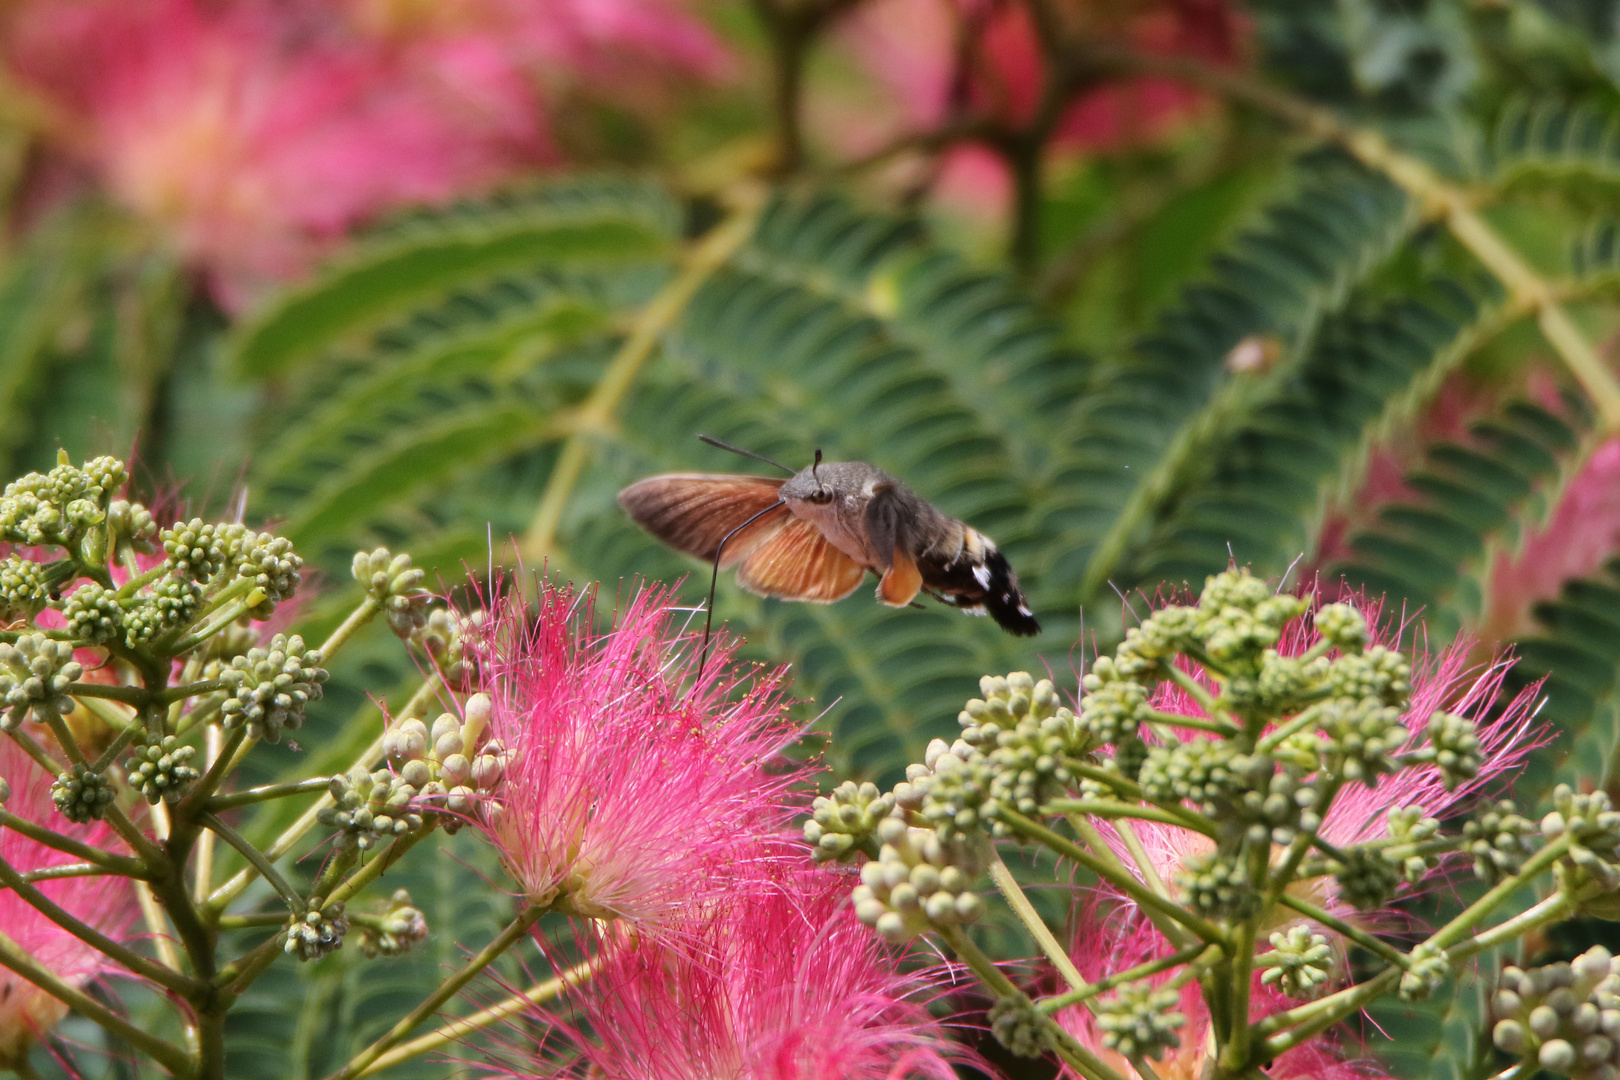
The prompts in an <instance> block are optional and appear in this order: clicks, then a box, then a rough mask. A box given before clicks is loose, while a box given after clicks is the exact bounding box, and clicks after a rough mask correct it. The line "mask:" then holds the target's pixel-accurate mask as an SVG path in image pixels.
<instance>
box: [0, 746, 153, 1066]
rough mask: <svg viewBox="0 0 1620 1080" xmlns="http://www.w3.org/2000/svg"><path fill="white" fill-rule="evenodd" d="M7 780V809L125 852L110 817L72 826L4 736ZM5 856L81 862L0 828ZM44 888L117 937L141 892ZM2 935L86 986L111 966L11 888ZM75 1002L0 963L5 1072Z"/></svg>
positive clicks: (1, 751) (17, 864)
mask: <svg viewBox="0 0 1620 1080" xmlns="http://www.w3.org/2000/svg"><path fill="white" fill-rule="evenodd" d="M0 777H3V778H4V779H5V780H6V781H7V782H8V783H9V784H10V786H11V797H10V799H8V800H7V801H6V804H5V809H6V810H7V811H8V812H10V813H12V814H15V815H16V816H18V817H20V818H23V819H25V820H28V821H31V822H35V823H37V824H40V825H44V826H46V827H48V828H51V829H54V830H56V831H57V832H61V833H64V834H65V835H67V836H70V837H72V838H73V839H75V840H79V841H81V842H83V843H86V844H91V845H93V846H95V847H98V848H102V849H103V850H109V851H120V852H121V851H124V850H125V849H124V847H123V844H122V843H121V842H120V841H119V840H118V839H117V838H116V837H115V835H114V833H113V831H112V828H111V827H110V826H108V825H106V824H105V823H103V822H90V823H88V824H85V825H75V824H72V823H70V822H69V821H68V820H67V819H66V818H65V817H63V816H62V815H61V814H59V813H57V811H56V806H55V805H54V804H53V803H52V802H51V794H50V788H51V780H52V777H50V776H49V775H48V774H46V772H45V770H43V769H41V768H40V767H39V766H38V765H37V764H36V763H35V762H34V760H33V758H31V757H29V756H28V755H27V753H25V752H24V751H23V749H22V748H21V747H20V746H18V745H17V743H16V742H15V741H13V740H12V739H0ZM0 857H3V858H4V859H5V860H6V862H7V863H9V864H10V865H11V866H12V867H13V868H14V869H16V870H18V871H19V872H21V873H28V872H29V871H32V870H42V869H45V868H46V867H51V866H61V865H65V864H67V863H76V862H79V861H81V860H79V859H77V858H75V857H74V856H72V855H66V854H63V853H62V852H60V851H56V850H54V849H52V848H48V847H46V846H45V845H44V844H41V843H39V842H38V841H35V840H31V839H29V838H28V837H26V836H24V835H22V834H21V833H19V832H16V831H14V830H11V829H0ZM37 887H38V888H39V890H40V891H41V892H43V893H44V894H45V895H46V896H48V897H50V899H51V900H52V901H53V902H54V903H56V904H58V905H60V906H61V907H62V908H64V909H65V910H66V911H67V912H68V913H69V914H70V915H73V916H75V917H76V918H78V919H80V920H82V921H83V922H86V923H88V924H90V925H91V926H93V927H95V928H96V929H97V930H100V931H101V932H102V933H104V934H107V935H109V936H112V937H119V936H121V935H123V934H124V933H126V932H127V931H128V930H129V928H130V923H131V921H132V919H133V917H134V913H135V894H134V892H133V890H132V888H131V885H130V882H129V880H128V879H126V878H120V877H111V876H99V877H70V878H60V879H57V880H55V881H42V882H40V883H39V884H38V886H37ZM0 934H4V935H5V936H6V937H7V938H9V939H10V940H11V942H12V943H13V944H15V945H16V946H17V947H18V948H19V949H21V950H22V951H23V952H24V953H27V954H28V955H29V956H30V957H32V958H33V959H34V960H35V961H36V962H38V963H39V964H41V965H42V966H44V967H46V968H48V969H50V971H51V972H52V973H54V974H55V975H56V976H57V977H58V978H60V979H62V980H63V981H64V982H66V983H68V984H69V985H71V986H74V987H83V986H85V985H86V984H88V983H89V982H91V981H92V980H93V979H95V978H97V977H98V976H100V975H103V974H105V973H106V972H107V971H108V970H110V968H109V965H108V963H107V961H106V958H105V957H103V956H102V955H101V953H99V952H97V951H96V950H95V949H93V948H91V947H90V946H89V945H87V944H85V943H84V942H83V941H80V940H79V939H78V938H76V937H74V936H73V935H71V934H69V933H68V932H67V931H65V930H63V929H62V928H61V927H59V926H57V925H56V924H55V923H53V922H51V921H50V920H49V919H47V918H45V916H43V915H41V914H40V913H39V912H38V911H36V910H34V909H33V908H32V907H30V906H29V905H28V904H27V903H26V902H25V901H23V900H22V899H20V898H19V897H18V896H17V894H16V893H15V892H13V891H12V890H10V889H3V890H0ZM67 1011H68V1007H67V1006H66V1005H64V1004H62V1002H60V1001H58V1000H56V999H55V998H54V997H51V996H50V995H49V994H47V993H46V992H45V991H43V990H41V989H39V988H38V987H37V986H35V985H34V984H33V983H31V982H28V981H27V980H26V979H24V978H22V977H21V976H19V975H15V974H13V973H12V972H11V971H9V970H6V969H4V968H0V1069H4V1068H7V1067H13V1066H14V1065H15V1063H16V1062H18V1061H22V1060H24V1059H25V1058H26V1056H27V1054H28V1049H29V1047H30V1046H32V1045H33V1044H34V1043H35V1042H37V1041H38V1040H39V1038H40V1037H41V1036H43V1035H44V1034H46V1033H47V1032H49V1031H50V1029H51V1028H52V1027H54V1026H55V1025H56V1024H57V1022H58V1021H60V1020H61V1019H62V1017H64V1016H66V1015H67Z"/></svg>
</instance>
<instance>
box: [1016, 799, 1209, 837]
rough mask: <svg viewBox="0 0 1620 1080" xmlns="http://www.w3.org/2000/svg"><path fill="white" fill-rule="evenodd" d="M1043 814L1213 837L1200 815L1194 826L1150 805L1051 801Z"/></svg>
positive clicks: (1097, 800)
mask: <svg viewBox="0 0 1620 1080" xmlns="http://www.w3.org/2000/svg"><path fill="white" fill-rule="evenodd" d="M1041 810H1042V811H1043V812H1046V811H1050V812H1051V813H1054V814H1090V815H1092V816H1093V817H1100V818H1134V819H1136V820H1138V821H1157V822H1159V823H1160V824H1163V825H1174V826H1176V827H1177V828H1178V829H1187V830H1189V831H1191V832H1198V833H1203V834H1204V835H1205V836H1214V835H1215V823H1214V822H1213V821H1210V820H1209V819H1208V818H1204V817H1203V815H1202V814H1200V815H1198V817H1200V818H1202V819H1203V820H1201V821H1199V822H1198V823H1197V824H1196V825H1195V824H1193V823H1191V822H1189V821H1188V820H1187V818H1186V817H1184V816H1183V815H1181V814H1176V813H1172V812H1171V811H1169V810H1161V809H1159V808H1158V807H1156V806H1153V805H1152V804H1149V805H1147V806H1132V805H1131V804H1129V803H1116V802H1106V801H1104V800H1101V799H1053V800H1052V801H1051V802H1049V803H1047V804H1046V805H1045V806H1043V807H1041Z"/></svg>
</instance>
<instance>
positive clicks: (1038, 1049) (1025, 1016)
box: [986, 993, 1053, 1058]
mask: <svg viewBox="0 0 1620 1080" xmlns="http://www.w3.org/2000/svg"><path fill="white" fill-rule="evenodd" d="M986 1018H987V1019H988V1020H989V1021H990V1034H992V1035H994V1036H995V1037H996V1041H997V1042H999V1043H1000V1044H1001V1045H1002V1046H1005V1047H1006V1048H1007V1049H1008V1050H1010V1051H1011V1052H1012V1053H1013V1055H1014V1056H1015V1057H1025V1058H1038V1057H1040V1056H1041V1055H1043V1054H1046V1053H1047V1052H1049V1051H1050V1050H1051V1049H1052V1046H1053V1039H1052V1031H1051V1025H1050V1021H1048V1020H1047V1019H1046V1018H1045V1017H1043V1016H1041V1014H1040V1013H1039V1012H1037V1011H1036V1010H1035V1003H1034V1002H1032V1001H1030V1000H1029V997H1028V996H1027V995H1025V994H1022V993H1013V994H1005V995H1003V996H1001V997H999V998H997V999H996V1003H995V1004H994V1005H992V1006H990V1012H989V1014H988V1015H987V1017H986Z"/></svg>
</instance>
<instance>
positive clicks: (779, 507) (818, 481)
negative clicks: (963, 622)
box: [619, 435, 1041, 636]
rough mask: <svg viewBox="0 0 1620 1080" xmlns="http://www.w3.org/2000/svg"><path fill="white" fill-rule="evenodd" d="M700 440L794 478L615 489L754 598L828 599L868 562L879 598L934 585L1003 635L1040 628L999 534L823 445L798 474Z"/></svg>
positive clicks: (707, 479)
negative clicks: (832, 457) (824, 450)
mask: <svg viewBox="0 0 1620 1080" xmlns="http://www.w3.org/2000/svg"><path fill="white" fill-rule="evenodd" d="M698 437H699V438H700V439H703V441H704V442H707V443H711V444H712V445H715V446H719V447H721V448H722V449H726V450H731V451H733V452H734V453H739V454H743V455H745V456H747V457H753V458H758V459H759V460H761V461H765V462H767V463H769V464H771V465H775V466H776V467H777V468H779V469H781V470H782V471H784V472H787V473H790V474H792V475H791V477H790V478H789V479H787V480H777V479H773V478H771V477H766V476H740V475H724V474H715V473H666V474H664V475H662V476H650V477H648V478H647V479H645V480H640V481H637V482H636V483H634V484H631V485H630V486H629V487H627V488H625V489H624V490H623V491H621V492H619V505H621V506H623V507H624V508H625V510H626V511H628V512H629V514H630V516H631V517H632V518H634V519H635V520H636V524H638V525H640V526H641V527H642V528H644V529H646V530H647V531H648V532H650V533H652V534H653V535H654V536H656V537H657V538H658V539H660V540H662V541H663V542H664V543H666V544H668V545H669V546H670V547H672V548H674V549H675V550H677V551H684V552H686V553H687V554H688V555H695V556H697V557H698V558H700V559H704V560H706V561H709V562H712V563H713V564H714V568H715V571H716V573H718V572H719V571H720V570H723V569H729V568H731V567H733V566H735V567H736V568H737V584H739V585H741V586H742V587H743V588H744V589H747V590H748V591H749V592H751V593H755V594H757V595H759V596H771V597H776V598H777V599H780V600H804V601H810V602H812V603H820V604H830V603H832V602H833V601H835V600H842V599H843V598H844V597H846V596H848V595H849V594H850V593H852V592H854V591H855V589H856V588H857V587H859V585H860V583H861V581H862V579H863V578H865V577H866V573H867V571H869V570H870V571H871V572H872V573H874V574H877V575H878V578H879V580H878V587H877V598H878V599H879V600H880V601H882V602H883V603H885V604H888V605H889V606H891V607H905V606H906V605H908V604H910V603H911V602H912V601H913V600H915V599H916V597H917V594H918V593H919V592H927V593H929V594H930V595H932V596H934V597H935V598H937V599H938V600H940V601H941V602H943V603H946V604H949V605H950V606H952V607H955V608H960V609H961V610H962V611H965V612H968V613H969V614H974V615H984V614H987V613H988V614H989V615H990V617H991V618H993V619H995V620H996V622H997V623H999V624H1000V625H1001V627H1002V629H1004V630H1006V631H1007V632H1008V633H1012V634H1018V635H1021V636H1031V635H1034V634H1037V633H1039V632H1040V629H1041V625H1040V623H1038V622H1037V621H1036V620H1035V616H1034V614H1033V613H1032V612H1031V611H1030V608H1029V601H1028V600H1026V599H1025V598H1024V594H1023V592H1021V591H1020V590H1019V588H1018V575H1017V574H1016V573H1014V572H1013V569H1012V567H1011V566H1009V565H1008V564H1007V558H1006V556H1004V555H1002V553H1001V551H1000V550H999V549H998V548H997V547H996V545H995V542H994V541H992V540H991V539H990V538H989V537H988V536H986V535H984V534H983V533H981V532H979V531H978V530H977V529H975V528H973V527H972V526H970V525H968V524H966V523H964V522H961V521H958V520H957V519H956V518H953V517H951V516H949V515H948V514H944V513H942V512H940V511H939V510H937V509H935V508H934V507H933V506H932V505H930V504H929V503H928V502H926V501H925V500H923V499H921V498H919V497H918V496H917V495H916V494H915V493H914V492H913V491H912V490H911V489H910V488H908V487H907V486H906V485H905V484H903V483H901V482H900V481H899V480H897V479H896V478H894V477H893V476H890V475H889V474H888V473H886V472H884V471H883V470H882V469H879V468H877V467H876V466H873V465H868V464H866V463H865V462H861V461H826V462H824V461H822V460H821V451H820V450H817V451H816V460H815V463H814V464H812V465H811V466H810V467H809V468H807V469H804V470H802V471H800V472H798V473H793V470H791V469H789V468H787V466H785V465H780V464H778V463H777V462H774V461H771V460H770V459H769V458H766V457H762V456H761V455H758V454H754V453H751V452H749V451H746V450H739V449H738V448H736V447H734V446H729V445H727V444H726V443H722V442H720V441H719V440H718V439H711V438H709V437H708V436H706V435H700V436H698ZM710 592H711V602H710V608H711V610H712V608H713V602H712V601H713V597H712V593H713V589H712V586H711V590H710Z"/></svg>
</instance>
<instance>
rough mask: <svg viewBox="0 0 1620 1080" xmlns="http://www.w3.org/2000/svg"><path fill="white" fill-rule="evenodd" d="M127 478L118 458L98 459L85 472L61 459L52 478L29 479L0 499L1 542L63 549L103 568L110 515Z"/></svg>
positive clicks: (33, 476)
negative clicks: (108, 514) (108, 516)
mask: <svg viewBox="0 0 1620 1080" xmlns="http://www.w3.org/2000/svg"><path fill="white" fill-rule="evenodd" d="M128 478H129V477H128V474H127V473H126V472H125V470H124V463H123V462H122V461H119V460H118V459H117V458H112V457H99V458H95V459H93V460H91V461H87V462H85V463H84V466H83V467H82V468H81V467H78V466H75V465H73V464H71V463H70V462H69V461H68V457H67V455H66V454H65V453H63V454H61V455H59V457H58V459H57V464H56V467H55V468H54V469H52V470H51V471H50V472H48V473H29V474H28V475H27V476H24V477H22V478H20V479H17V480H13V481H12V482H11V483H9V484H7V485H6V487H5V491H4V492H3V493H0V540H4V541H7V542H9V543H13V544H20V545H22V546H24V547H44V546H47V545H52V546H56V547H63V548H67V549H68V550H69V551H70V552H71V553H72V554H73V556H74V557H75V558H78V559H80V560H81V561H83V562H85V563H89V564H95V563H101V562H104V561H105V559H106V556H107V530H106V529H105V525H106V522H107V513H108V509H109V508H110V506H111V505H112V502H113V498H114V497H115V496H116V495H117V494H118V492H119V490H120V489H121V488H123V486H124V482H125V481H126V480H127V479H128ZM98 526H100V527H101V528H98Z"/></svg>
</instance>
